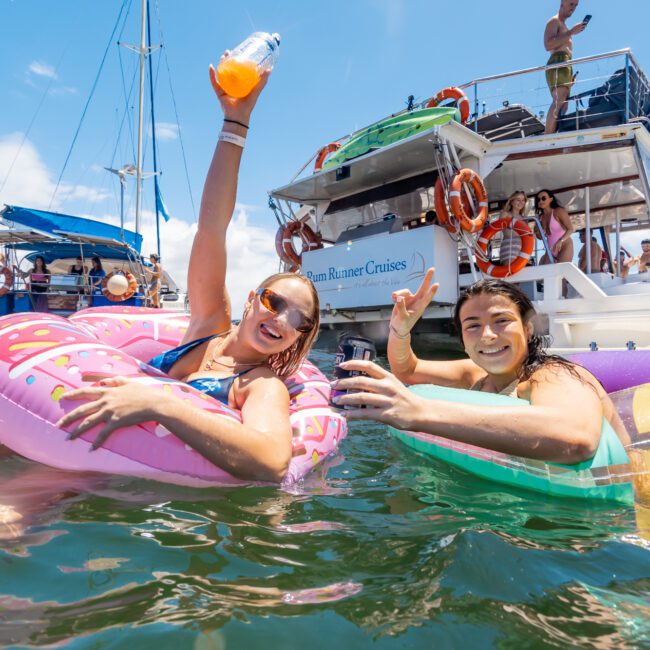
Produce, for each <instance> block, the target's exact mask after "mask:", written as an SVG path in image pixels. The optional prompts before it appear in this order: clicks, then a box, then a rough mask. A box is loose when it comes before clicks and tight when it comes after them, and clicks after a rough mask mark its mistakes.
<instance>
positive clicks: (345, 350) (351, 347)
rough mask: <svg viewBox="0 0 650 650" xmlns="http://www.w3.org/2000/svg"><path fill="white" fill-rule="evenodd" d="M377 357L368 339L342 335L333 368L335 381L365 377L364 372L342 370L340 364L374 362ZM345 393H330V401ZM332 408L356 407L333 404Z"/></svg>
mask: <svg viewBox="0 0 650 650" xmlns="http://www.w3.org/2000/svg"><path fill="white" fill-rule="evenodd" d="M376 357H377V350H376V348H375V344H374V342H373V341H371V340H370V339H366V338H364V337H362V336H354V335H347V334H344V335H342V336H341V338H340V339H339V343H338V346H337V348H336V362H335V363H336V365H335V366H334V377H335V378H336V379H346V378H347V377H357V376H359V375H365V374H366V373H365V372H361V371H359V370H344V369H343V368H341V367H340V366H341V364H342V363H343V362H344V361H352V360H357V361H374V360H375V358H376ZM346 393H347V391H338V390H333V391H332V395H331V397H332V399H333V398H334V397H336V396H338V395H345V394H346ZM333 406H334V408H339V409H354V408H357V407H356V406H340V405H337V404H334V403H333Z"/></svg>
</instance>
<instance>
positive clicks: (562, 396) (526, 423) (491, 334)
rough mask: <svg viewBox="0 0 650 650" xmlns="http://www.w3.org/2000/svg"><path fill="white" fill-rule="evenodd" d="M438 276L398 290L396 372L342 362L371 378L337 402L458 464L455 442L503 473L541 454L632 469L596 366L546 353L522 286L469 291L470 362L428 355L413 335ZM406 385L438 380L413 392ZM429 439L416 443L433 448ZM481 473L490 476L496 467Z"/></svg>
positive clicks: (494, 284) (347, 386)
mask: <svg viewBox="0 0 650 650" xmlns="http://www.w3.org/2000/svg"><path fill="white" fill-rule="evenodd" d="M433 273H434V271H433V269H429V270H428V272H427V273H426V275H425V278H424V280H423V282H422V284H421V286H420V288H419V289H418V291H417V292H416V293H415V294H412V293H411V292H410V291H409V290H401V291H396V292H394V293H393V301H394V303H395V305H394V308H393V313H392V316H391V321H390V335H389V340H388V359H389V362H390V366H391V370H392V371H393V373H394V374H391V373H389V372H387V371H386V370H384V369H382V368H381V367H379V366H378V365H376V364H373V363H370V362H367V361H348V362H346V363H345V364H342V367H343V368H344V369H346V370H357V371H362V372H365V373H367V375H368V376H365V377H364V376H357V377H351V378H349V379H342V380H339V381H338V382H336V384H335V388H336V389H337V390H339V391H344V390H348V391H358V392H350V393H348V394H344V395H340V396H338V397H337V398H336V400H337V403H338V404H339V405H346V406H347V407H348V409H349V408H350V406H352V409H351V410H346V414H347V415H348V417H351V418H359V419H372V420H378V421H380V422H383V423H385V424H388V425H390V426H391V427H394V428H395V429H398V430H402V431H401V432H400V431H398V432H396V433H397V434H398V436H399V437H400V438H401V439H404V437H403V436H402V435H401V433H402V432H404V431H406V432H411V431H415V432H421V433H419V434H412V435H413V436H416V437H418V440H419V441H420V442H421V443H422V445H426V444H427V442H428V441H431V440H432V439H434V440H435V441H436V443H435V444H436V451H435V453H434V454H432V455H436V456H437V457H439V458H444V459H445V460H449V461H450V462H454V458H451V457H445V453H437V452H438V450H439V449H442V448H446V449H453V450H455V451H457V450H458V447H456V446H455V445H454V444H451V443H450V441H453V442H454V443H459V445H460V446H461V447H462V446H463V445H464V446H465V447H464V448H463V449H464V457H463V458H464V459H463V460H462V462H461V459H460V458H459V459H456V461H457V462H455V464H457V465H460V466H465V464H466V463H468V464H471V462H472V461H471V460H470V461H468V458H475V457H476V456H477V454H478V456H481V455H482V452H486V454H483V455H484V456H485V457H486V458H487V454H488V453H489V454H490V459H489V460H490V462H491V463H492V464H493V465H492V467H493V469H494V468H496V473H497V474H498V473H499V472H500V471H501V470H500V468H499V467H497V465H508V464H509V463H508V462H507V460H506V459H512V458H513V457H519V459H520V460H522V461H523V460H525V459H531V461H530V462H531V463H532V464H533V465H535V463H536V461H542V462H541V463H537V466H538V467H540V468H541V467H542V466H543V467H544V468H545V469H544V471H545V472H546V473H548V472H549V468H550V467H551V466H552V464H562V466H572V467H574V468H575V469H593V468H594V467H596V466H598V467H606V466H607V467H610V466H615V465H627V463H628V458H627V454H626V452H625V449H624V445H627V444H628V443H629V442H630V441H629V438H628V436H627V433H626V430H625V427H624V426H623V423H622V421H621V419H620V417H619V416H618V413H617V411H616V409H615V407H614V404H613V403H612V400H611V399H610V397H609V396H608V395H607V393H606V392H605V390H604V389H603V388H602V386H601V385H600V383H599V382H598V380H597V379H596V378H595V377H594V376H593V375H591V373H589V372H588V371H587V370H585V369H584V368H582V367H580V366H578V365H576V364H573V363H571V362H569V361H567V360H565V359H563V358H561V357H557V356H554V355H549V354H546V353H545V352H544V350H543V346H542V338H541V337H540V336H538V335H536V334H535V332H534V325H533V319H534V316H535V311H534V308H533V306H532V303H531V302H530V300H529V299H528V297H527V296H526V295H525V294H524V293H523V292H522V291H521V290H520V289H518V288H517V287H516V286H514V285H512V284H509V283H507V282H502V281H499V280H483V281H480V282H478V283H476V284H475V285H473V286H471V287H469V288H468V289H467V291H466V292H465V293H464V295H462V296H461V298H460V300H459V301H458V303H457V305H456V308H455V310H454V322H455V325H456V327H457V329H458V332H459V335H460V338H461V342H462V343H463V346H464V348H465V352H466V353H467V356H468V357H469V358H468V359H462V360H456V361H427V360H423V359H419V358H418V357H417V356H416V355H415V354H414V352H413V350H412V349H411V345H410V332H411V329H412V328H413V326H414V325H415V323H416V322H417V321H418V320H419V318H420V317H421V316H422V314H423V313H424V310H425V309H426V307H427V306H428V305H429V303H430V302H431V300H432V299H433V297H434V295H435V293H436V291H437V289H438V285H437V284H433V283H432V281H433ZM402 382H405V383H407V384H435V385H436V386H428V387H427V390H418V389H417V388H416V389H415V390H413V389H408V388H406V386H405V385H404V383H402ZM439 387H445V388H439ZM422 388H423V389H424V387H422ZM449 389H465V390H460V391H454V390H449ZM486 394H487V395H486ZM497 396H507V397H497ZM482 397H485V398H486V399H483V398H482ZM512 398H516V399H512ZM354 407H358V408H354ZM362 407H363V408H362ZM486 407H487V408H486ZM404 435H406V434H404ZM407 442H408V441H407ZM422 445H418V444H412V445H411V446H413V447H415V448H416V449H419V450H420V451H425V453H429V452H430V451H431V450H430V449H425V448H423V447H422ZM476 450H478V451H476ZM450 453H451V452H450ZM452 455H453V454H452ZM549 463H550V464H549ZM477 473H480V474H482V475H485V476H486V477H490V476H489V472H488V471H487V470H486V471H483V472H477ZM510 479H511V480H505V482H510V483H517V480H516V476H515V475H512V476H511V477H510ZM498 480H504V477H503V476H501V477H500V478H499V479H498ZM628 480H629V479H628ZM591 481H592V483H593V482H594V481H593V478H592V479H591ZM547 483H548V478H547ZM528 487H534V486H530V485H529V486H528ZM543 491H546V490H543ZM560 492H561V490H560Z"/></svg>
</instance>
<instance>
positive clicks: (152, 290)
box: [147, 253, 162, 309]
mask: <svg viewBox="0 0 650 650" xmlns="http://www.w3.org/2000/svg"><path fill="white" fill-rule="evenodd" d="M149 261H150V262H151V269H147V273H149V274H150V275H151V280H150V282H149V287H148V291H149V299H150V300H151V303H152V307H155V308H156V309H160V285H161V283H162V266H161V265H160V257H159V256H158V255H156V253H151V255H149Z"/></svg>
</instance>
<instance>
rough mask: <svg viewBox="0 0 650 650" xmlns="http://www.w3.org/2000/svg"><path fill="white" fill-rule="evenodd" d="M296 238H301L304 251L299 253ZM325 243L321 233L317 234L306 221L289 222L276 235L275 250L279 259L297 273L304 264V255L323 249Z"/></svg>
mask: <svg viewBox="0 0 650 650" xmlns="http://www.w3.org/2000/svg"><path fill="white" fill-rule="evenodd" d="M294 237H300V241H302V250H301V251H300V252H298V251H297V250H296V247H295V246H294V243H293V238H294ZM322 247H323V242H322V237H321V235H320V233H315V232H314V231H313V230H312V229H311V228H310V227H309V226H308V225H307V224H306V223H305V222H304V221H288V222H287V223H285V224H284V226H281V227H280V228H278V232H277V233H276V235H275V250H276V252H277V254H278V257H279V258H280V259H281V260H282V261H283V262H284V263H285V264H287V265H288V266H289V267H291V271H297V270H298V269H299V268H300V266H301V264H302V254H303V253H306V252H307V251H313V250H316V249H317V248H322Z"/></svg>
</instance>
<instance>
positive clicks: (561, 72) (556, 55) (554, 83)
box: [546, 52, 573, 92]
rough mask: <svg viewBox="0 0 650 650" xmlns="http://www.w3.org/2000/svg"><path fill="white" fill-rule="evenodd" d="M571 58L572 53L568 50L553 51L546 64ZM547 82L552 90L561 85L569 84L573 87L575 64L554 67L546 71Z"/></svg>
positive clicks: (569, 86)
mask: <svg viewBox="0 0 650 650" xmlns="http://www.w3.org/2000/svg"><path fill="white" fill-rule="evenodd" d="M569 60H571V55H570V54H568V53H567V52H553V54H551V57H550V58H549V60H548V62H547V63H546V65H552V64H553V63H562V61H569ZM546 83H547V84H548V88H549V90H550V91H551V92H553V91H554V90H555V89H556V88H559V87H560V86H567V87H568V88H571V86H572V85H573V66H570V65H568V66H566V68H553V69H552V70H547V71H546Z"/></svg>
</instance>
